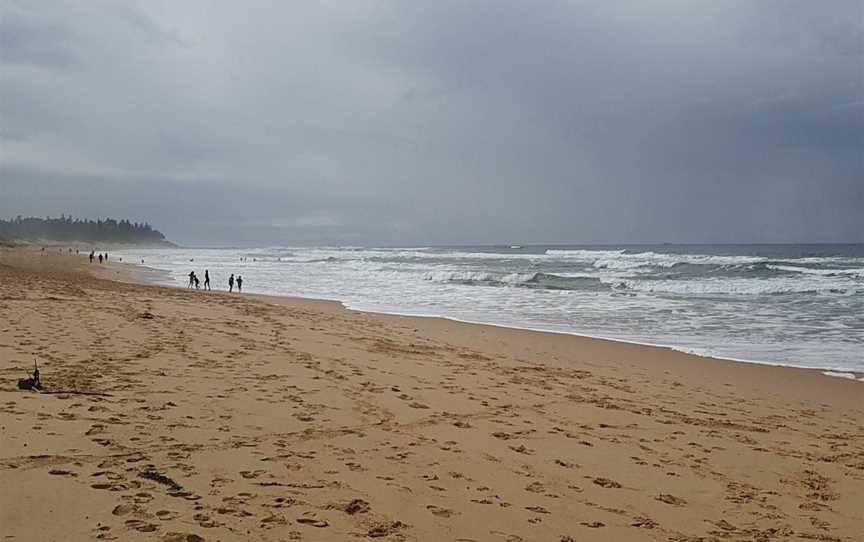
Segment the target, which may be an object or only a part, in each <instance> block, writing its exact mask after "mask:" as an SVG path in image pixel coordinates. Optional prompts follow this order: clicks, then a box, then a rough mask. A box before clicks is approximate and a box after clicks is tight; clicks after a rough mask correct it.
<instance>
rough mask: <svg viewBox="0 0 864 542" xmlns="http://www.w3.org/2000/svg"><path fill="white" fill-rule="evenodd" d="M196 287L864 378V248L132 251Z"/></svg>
mask: <svg viewBox="0 0 864 542" xmlns="http://www.w3.org/2000/svg"><path fill="white" fill-rule="evenodd" d="M115 256H118V257H122V258H124V261H126V262H129V263H138V264H140V262H141V260H142V259H143V260H144V262H145V263H144V265H145V266H146V267H148V268H151V269H156V270H160V271H162V272H163V273H162V274H160V275H158V277H159V278H158V281H160V282H162V283H165V284H171V285H175V286H185V285H186V283H187V280H188V279H187V277H188V274H189V272H190V271H193V270H194V271H195V272H196V273H197V274H198V275H199V277H203V275H204V270H205V269H206V270H208V271H209V273H210V276H211V279H212V281H213V285H214V288H216V289H227V280H228V276H229V275H230V274H231V273H234V274H235V275H242V276H243V279H244V292H251V293H260V294H270V295H282V296H297V297H307V298H317V299H332V300H337V301H340V302H342V303H344V304H345V305H346V306H347V307H348V308H351V309H357V310H364V311H374V312H386V313H397V314H413V315H420V316H441V317H446V318H452V319H456V320H463V321H470V322H479V323H488V324H496V325H504V326H511V327H521V328H529V329H537V330H546V331H555V332H564V333H574V334H580V335H588V336H594V337H605V338H611V339H617V340H625V341H631V342H638V343H645V344H656V345H662V346H670V347H673V348H677V349H680V350H684V351H687V352H692V353H696V354H701V355H710V356H715V357H723V358H731V359H738V360H745V361H755V362H763V363H774V364H781V365H790V366H797V367H812V368H820V369H824V370H832V371H858V372H864V245H776V246H768V245H737V246H732V245H728V246H717V245H707V246H688V245H678V246H676V245H657V246H605V247H596V246H587V247H586V246H524V247H512V248H511V247H509V246H502V247H495V246H477V247H409V248H368V247H260V248H233V247H228V248H159V249H128V250H124V251H122V252H118V253H116V254H115Z"/></svg>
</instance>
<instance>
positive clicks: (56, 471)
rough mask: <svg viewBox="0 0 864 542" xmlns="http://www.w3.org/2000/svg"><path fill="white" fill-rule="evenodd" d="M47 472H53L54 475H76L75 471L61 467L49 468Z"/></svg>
mask: <svg viewBox="0 0 864 542" xmlns="http://www.w3.org/2000/svg"><path fill="white" fill-rule="evenodd" d="M48 474H53V475H54V476H73V477H74V476H78V474H77V473H75V472H72V471H68V470H62V469H51V470H49V471H48Z"/></svg>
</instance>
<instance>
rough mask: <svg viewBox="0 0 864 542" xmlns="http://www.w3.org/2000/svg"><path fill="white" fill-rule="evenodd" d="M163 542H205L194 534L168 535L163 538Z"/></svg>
mask: <svg viewBox="0 0 864 542" xmlns="http://www.w3.org/2000/svg"><path fill="white" fill-rule="evenodd" d="M162 540H163V542H204V538H202V537H200V536H198V535H197V534H193V533H168V534H166V535H165V536H163V537H162Z"/></svg>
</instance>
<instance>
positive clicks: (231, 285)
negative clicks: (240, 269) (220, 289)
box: [228, 273, 234, 292]
mask: <svg viewBox="0 0 864 542" xmlns="http://www.w3.org/2000/svg"><path fill="white" fill-rule="evenodd" d="M228 291H229V292H233V291H234V273H231V276H230V277H228Z"/></svg>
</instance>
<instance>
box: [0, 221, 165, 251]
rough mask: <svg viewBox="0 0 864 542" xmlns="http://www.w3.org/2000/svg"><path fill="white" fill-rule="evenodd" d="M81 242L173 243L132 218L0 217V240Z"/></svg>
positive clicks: (148, 225) (158, 232) (144, 223)
mask: <svg viewBox="0 0 864 542" xmlns="http://www.w3.org/2000/svg"><path fill="white" fill-rule="evenodd" d="M4 241H5V242H7V243H8V242H16V241H18V242H21V241H23V242H39V241H52V242H81V243H117V244H130V245H165V246H173V243H171V242H170V241H168V240H167V239H165V235H164V234H163V233H162V232H160V231H159V230H157V229H154V228H153V227H152V226H151V225H150V224H148V223H147V222H143V223H141V222H132V221H130V220H127V219H122V220H115V219H113V218H105V219H97V220H90V219H81V218H73V217H71V216H65V215H61V216H60V217H59V218H51V217H48V218H36V217H22V216H20V215H19V216H17V217H15V218H13V219H11V220H3V219H0V243H2V242H4Z"/></svg>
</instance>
